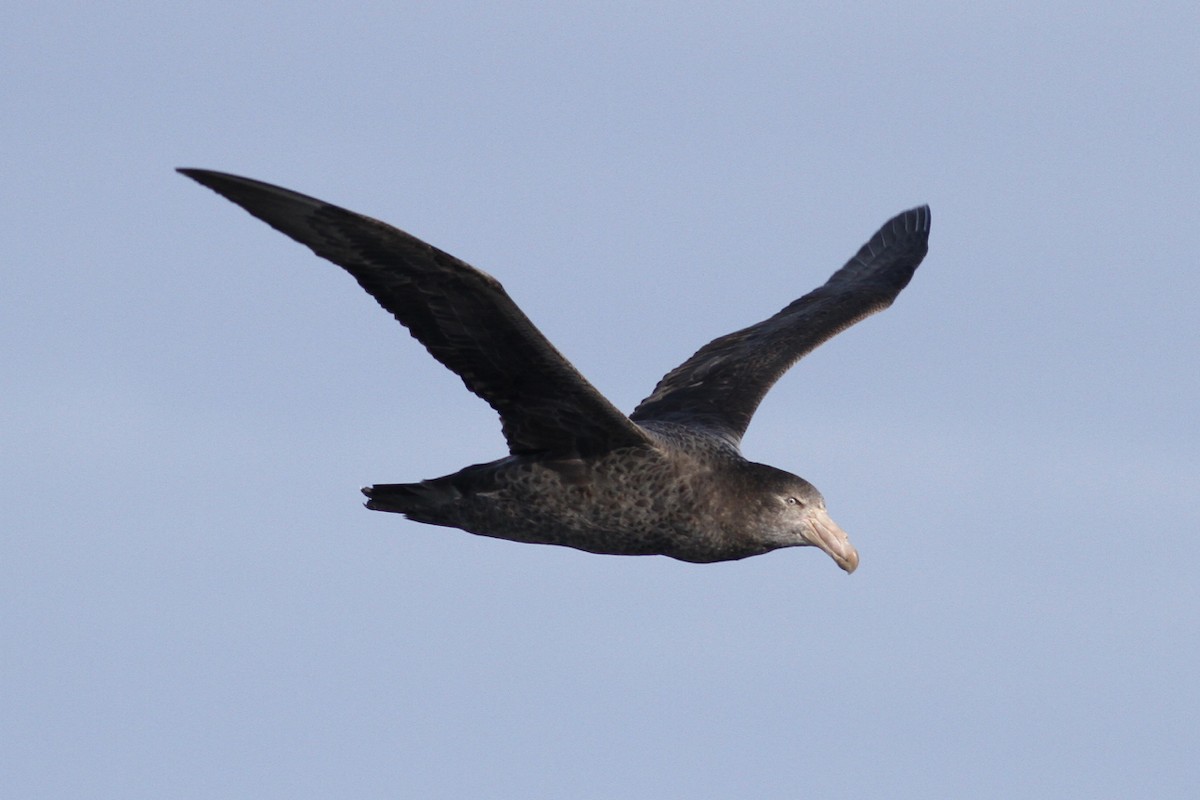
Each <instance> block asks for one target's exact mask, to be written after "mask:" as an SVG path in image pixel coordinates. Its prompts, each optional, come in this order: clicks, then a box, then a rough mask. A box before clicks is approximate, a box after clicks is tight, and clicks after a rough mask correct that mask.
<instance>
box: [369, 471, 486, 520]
mask: <svg viewBox="0 0 1200 800" xmlns="http://www.w3.org/2000/svg"><path fill="white" fill-rule="evenodd" d="M362 493H363V494H365V495H366V496H367V502H366V506H367V508H369V509H371V510H372V511H391V512H393V513H396V514H404V515H405V516H407V517H408V518H409V519H415V520H417V521H419V522H434V523H436V522H437V521H438V520H439V519H440V518H441V516H442V515H441V513H439V512H440V510H441V509H443V508H445V506H447V505H448V504H450V503H453V502H454V501H455V500H457V499H459V498H460V497H462V493H461V492H459V491H458V489H456V488H454V486H452V485H451V484H450V483H449V482H448V481H443V480H432V481H421V482H420V483H377V484H375V485H374V486H364V487H363V490H362Z"/></svg>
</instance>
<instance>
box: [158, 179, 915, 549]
mask: <svg viewBox="0 0 1200 800" xmlns="http://www.w3.org/2000/svg"><path fill="white" fill-rule="evenodd" d="M179 172H181V173H183V174H184V175H186V176H187V177H189V178H191V179H193V180H195V181H197V182H199V183H201V184H203V185H204V186H207V187H208V188H209V189H212V190H213V191H215V192H217V193H218V194H220V195H222V196H223V197H225V198H227V199H228V200H231V201H233V202H234V203H237V204H238V205H240V206H241V207H242V208H244V209H245V210H246V211H248V212H250V213H251V214H253V215H254V216H256V217H258V218H259V219H261V220H262V221H263V222H265V223H267V224H268V225H270V226H271V227H273V228H275V229H276V230H278V231H280V232H282V233H284V234H286V235H288V236H290V237H291V238H293V239H295V240H296V241H297V242H300V243H301V244H303V245H306V246H307V247H309V248H310V249H311V250H312V251H313V252H314V253H316V254H317V255H318V256H321V257H322V258H325V259H327V260H329V261H332V262H333V263H334V264H337V265H338V266H340V267H342V268H343V269H345V270H346V271H347V272H349V273H350V274H351V275H352V276H354V278H355V280H357V281H358V283H359V285H361V286H362V287H363V288H364V289H366V291H367V293H368V294H370V295H371V296H372V297H374V298H375V300H376V301H377V302H378V303H379V304H380V305H381V306H383V307H384V309H386V310H387V311H389V312H391V314H392V315H393V316H394V317H395V318H396V319H397V320H399V322H400V323H401V324H402V325H404V326H405V327H406V328H408V330H409V332H410V333H411V334H412V335H413V337H415V338H416V339H417V341H419V342H420V343H421V344H423V345H424V346H425V347H426V349H428V350H429V352H430V354H431V355H433V357H434V358H436V359H437V360H438V361H440V362H442V364H444V365H445V366H446V367H448V368H449V369H451V370H453V371H454V372H455V373H457V374H458V376H459V377H460V378H462V381H463V383H464V384H466V386H467V388H468V389H470V390H471V391H472V392H474V393H475V394H476V395H478V396H479V397H481V398H483V399H484V400H485V401H487V403H488V404H489V405H490V406H491V407H492V408H494V409H495V410H496V412H497V413H498V414H499V415H500V423H501V427H502V429H503V433H504V438H505V440H506V441H507V443H508V453H509V454H508V455H507V456H505V457H503V458H500V459H498V460H496V461H492V462H489V463H486V464H476V465H473V466H469V467H466V468H464V469H462V470H460V471H458V472H456V473H454V474H452V475H446V476H444V477H441V478H433V479H430V480H424V481H420V482H418V483H384V484H375V485H374V486H368V487H366V488H364V489H363V490H362V491H363V494H365V495H366V496H367V498H368V499H367V503H366V505H367V508H370V509H374V510H376V511H392V512H396V513H399V514H404V515H405V516H406V517H407V518H408V519H411V520H416V521H418V522H425V523H429V524H432V525H443V526H447V527H452V528H461V529H463V530H465V531H469V532H471V533H476V534H481V535H483V536H491V537H495V538H499V539H509V540H512V541H517V542H530V543H535V544H556V545H563V546H566V547H574V548H577V549H579V550H586V551H589V552H592V553H606V554H613V555H665V556H670V557H672V558H677V559H680V560H682V561H691V562H697V563H708V562H714V561H731V560H735V559H740V558H746V557H748V556H755V555H760V554H762V553H766V552H769V551H771V550H776V549H778V548H781V547H804V546H813V547H817V548H819V549H820V550H822V551H824V552H825V553H826V554H828V555H829V556H830V557H831V558H832V559H833V560H834V561H835V562H836V563H837V564H838V566H840V567H841V568H842V569H844V570H845V571H846V572H853V571H854V569H855V567H857V566H858V552H857V551H856V550H855V549H854V546H853V545H852V544H851V543H850V539H849V538H848V537H847V535H846V533H845V532H844V531H843V530H842V529H841V528H840V527H838V525H837V524H836V523H835V522H834V521H833V520H832V519H831V518H830V516H829V514H828V512H827V511H826V510H825V500H824V498H822V497H821V493H820V492H818V491H817V490H816V488H815V487H814V486H813V485H812V484H810V483H809V482H808V481H806V480H804V479H803V478H800V477H798V476H796V475H793V474H791V473H788V472H785V471H783V470H780V469H776V468H775V467H771V466H767V465H765V464H758V463H755V462H753V461H749V460H747V459H745V458H744V457H743V456H742V454H741V450H740V443H741V438H742V435H743V434H744V433H745V432H746V427H747V426H748V425H749V424H750V418H751V416H753V414H754V411H755V409H756V408H758V404H759V402H761V401H762V399H763V396H764V395H765V394H766V393H767V391H768V390H769V389H770V388H771V386H772V385H773V384H774V383H775V381H777V380H778V379H779V377H780V376H781V375H783V373H784V372H786V371H787V370H788V368H790V367H791V366H792V365H793V364H795V363H796V362H797V361H798V360H799V359H800V358H801V357H803V356H804V355H806V354H807V353H809V352H810V351H812V350H813V348H815V347H817V346H818V345H819V344H821V343H822V342H824V341H826V340H827V339H829V338H831V337H832V336H834V335H835V334H837V333H839V332H840V331H842V330H844V329H846V328H847V327H849V326H851V325H853V324H854V323H855V322H858V321H859V320H861V319H863V318H864V317H866V316H868V315H870V314H873V313H875V312H876V311H881V310H882V309H884V308H887V307H888V306H889V305H891V304H892V301H893V300H895V298H896V296H897V295H898V294H899V293H900V291H901V290H902V289H903V288H904V287H905V286H907V285H908V282H909V280H911V279H912V276H913V272H914V271H915V270H916V268H917V266H918V265H919V264H920V263H921V260H922V259H923V258H924V257H925V253H926V250H927V249H928V240H929V223H930V214H929V207H928V206H919V207H917V208H913V209H910V210H909V211H905V212H904V213H902V214H899V215H897V216H895V217H893V218H892V219H890V220H888V222H886V223H885V224H884V225H883V227H882V228H880V229H879V231H878V232H876V234H875V235H874V236H872V237H871V239H870V241H868V242H867V243H866V244H865V245H863V246H862V248H861V249H859V251H858V252H857V253H856V254H855V255H854V257H853V258H851V259H850V261H849V262H847V263H846V265H845V266H844V267H842V268H841V269H839V270H838V271H837V272H835V273H834V274H833V275H832V277H830V278H829V280H828V281H827V282H826V283H825V284H824V285H823V286H821V287H819V288H817V289H814V290H813V291H811V292H809V293H808V294H806V295H804V296H803V297H801V298H800V299H798V300H795V301H793V302H792V303H790V304H789V305H788V306H786V307H785V308H784V309H783V310H782V311H780V312H779V313H778V314H775V315H774V316H772V317H769V318H768V319H765V320H763V321H762V322H759V323H756V324H754V325H751V326H750V327H748V328H743V329H742V330H740V331H735V332H734V333H730V334H728V335H726V336H722V337H720V338H718V339H714V340H713V341H711V342H709V343H708V344H706V345H705V346H704V347H702V348H700V350H698V351H697V352H696V354H695V355H693V356H692V357H691V358H689V359H688V360H687V361H685V362H683V364H681V365H679V366H678V367H676V368H675V369H673V370H671V371H670V372H668V373H667V375H666V377H664V378H663V379H662V380H661V381H659V383H658V385H657V386H656V387H655V388H654V391H653V392H651V393H650V396H649V397H647V398H646V399H645V400H643V401H642V402H641V403H640V404H639V405H638V407H637V408H635V409H634V411H633V413H632V414H630V415H629V416H626V415H625V414H623V413H621V412H620V411H619V410H618V409H617V408H616V407H615V406H613V405H612V404H611V403H610V402H609V401H608V400H607V399H606V398H605V397H604V395H602V394H600V392H598V391H596V389H595V388H594V387H593V386H592V385H591V384H590V383H588V381H587V379H585V378H584V377H583V376H582V375H581V374H580V373H579V372H578V371H577V370H576V369H575V367H573V366H572V365H571V362H569V361H568V360H567V359H566V358H565V357H564V356H563V355H562V354H561V353H559V352H558V350H557V349H555V347H554V345H552V344H551V343H550V341H549V340H548V339H546V337H545V336H543V335H542V333H541V332H540V331H539V330H538V329H537V328H536V327H535V326H534V324H533V323H532V322H531V321H530V320H529V318H528V317H526V316H525V314H524V313H523V312H522V311H521V309H519V308H518V307H517V305H516V303H514V302H513V301H512V299H511V298H509V296H508V294H507V293H506V292H505V291H504V289H503V287H501V285H500V283H499V282H498V281H497V280H496V279H495V278H493V277H491V276H490V275H488V274H487V273H484V272H482V271H480V270H478V269H475V268H474V267H472V266H470V265H469V264H466V263H465V262H463V261H460V260H458V259H457V258H455V257H454V256H452V255H450V254H448V253H445V252H443V251H441V250H439V249H437V248H436V247H433V246H432V245H429V244H426V243H425V242H423V241H421V240H420V239H417V238H415V237H413V236H410V235H409V234H407V233H405V232H404V231H401V230H399V229H397V228H393V227H392V226H390V225H387V224H385V223H383V222H380V221H378V220H375V219H371V218H370V217H366V216H363V215H361V214H356V213H354V212H353V211H347V210H346V209H344V208H339V207H337V206H335V205H330V204H329V203H326V202H324V201H322V200H317V199H315V198H312V197H308V196H305V195H302V194H299V193H297V192H293V191H290V190H288V189H283V188H280V187H278V186H272V185H271V184H268V183H263V182H261V181H256V180H251V179H249V178H241V177H238V176H236V175H229V174H226V173H221V172H212V171H209V170H201V169H180V170H179Z"/></svg>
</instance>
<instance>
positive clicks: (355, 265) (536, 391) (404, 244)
mask: <svg viewBox="0 0 1200 800" xmlns="http://www.w3.org/2000/svg"><path fill="white" fill-rule="evenodd" d="M179 172H181V173H183V174H184V175H186V176H188V177H189V178H192V179H193V180H196V181H198V182H199V183H201V184H203V185H204V186H207V187H208V188H209V189H212V190H213V191H215V192H217V193H218V194H220V195H222V196H224V197H225V198H227V199H229V200H231V201H233V202H234V203H237V204H238V205H240V206H241V207H242V208H244V209H246V210H247V211H249V212H250V213H251V214H253V215H254V216H256V217H258V218H259V219H261V220H262V221H263V222H266V223H267V224H268V225H270V226H271V227H273V228H275V229H277V230H279V231H281V232H282V233H285V234H287V235H288V236H290V237H291V238H293V239H295V240H296V241H298V242H300V243H301V244H304V245H307V246H308V247H309V248H311V249H312V251H313V252H314V253H316V254H317V255H319V256H321V257H322V258H326V259H328V260H330V261H332V262H333V263H335V264H337V265H339V266H341V267H343V268H344V269H345V270H346V271H347V272H349V273H350V274H351V275H353V276H354V277H355V279H356V280H357V281H358V282H359V284H360V285H361V286H362V287H363V288H364V289H366V290H367V292H368V293H370V295H371V296H372V297H374V298H375V299H376V300H377V301H378V302H379V304H380V305H381V306H383V307H384V308H385V309H387V310H388V311H390V312H391V313H392V314H393V315H394V316H395V317H396V319H397V320H399V321H400V322H401V323H402V324H404V326H405V327H407V328H408V329H409V331H410V332H411V333H412V335H413V336H414V337H416V339H417V340H418V341H420V342H421V344H423V345H425V347H426V348H427V349H428V350H429V352H430V353H431V354H433V356H434V357H435V358H436V359H437V360H438V361H440V362H442V364H444V365H445V366H447V367H449V368H450V369H451V370H453V371H454V372H456V373H457V374H458V375H459V376H460V377H461V378H462V380H463V383H465V384H466V386H467V388H468V389H470V390H471V391H472V392H474V393H475V394H477V395H479V396H480V397H482V398H483V399H484V400H486V401H487V402H488V403H489V404H490V405H491V406H492V408H494V409H495V410H496V411H497V412H498V413H499V415H500V419H501V423H502V424H503V428H504V437H505V439H506V440H507V441H508V447H509V451H510V452H511V453H513V454H533V453H548V454H559V455H581V456H588V455H591V454H595V453H603V452H607V451H609V450H613V449H616V448H619V447H624V446H631V445H632V446H638V445H645V444H646V443H647V437H646V434H645V433H643V432H642V430H641V429H640V428H638V426H636V425H634V424H633V423H632V422H630V421H629V419H628V418H627V417H626V416H625V415H624V414H622V413H621V412H620V411H618V410H617V409H616V408H615V407H614V406H613V405H612V404H611V403H610V402H609V401H608V400H607V399H605V398H604V396H603V395H601V394H600V393H599V392H598V391H596V389H595V388H593V387H592V385H591V384H590V383H588V382H587V380H586V379H585V378H584V377H583V376H582V375H580V374H579V372H578V371H577V370H576V369H575V368H574V367H573V366H572V365H571V363H570V362H569V361H567V359H566V358H564V357H563V355H562V354H561V353H559V352H558V350H557V349H555V347H554V346H553V345H552V344H550V342H549V340H548V339H546V337H545V336H543V335H542V333H541V332H540V331H539V330H538V329H537V328H536V327H535V326H534V324H533V323H532V322H530V321H529V318H528V317H526V316H525V314H524V313H523V312H522V311H521V310H520V309H519V308H518V307H517V305H516V304H515V303H514V302H513V301H512V299H510V298H509V296H508V294H507V293H506V292H505V291H504V289H503V287H501V286H500V283H499V282H498V281H497V280H496V279H495V278H493V277H491V276H490V275H487V274H485V273H483V272H481V271H479V270H477V269H475V268H474V267H471V266H470V265H469V264H466V263H465V262H463V261H460V260H458V259H457V258H455V257H454V256H452V255H450V254H448V253H445V252H442V251H441V250H438V249H437V248H436V247H433V246H432V245H429V244H426V243H425V242H422V241H421V240H419V239H417V238H415V237H413V236H410V235H409V234H407V233H405V232H404V231H401V230H398V229H396V228H393V227H392V226H390V225H386V224H384V223H382V222H380V221H378V220H375V219H371V218H370V217H365V216H363V215H361V214H356V213H354V212H352V211H347V210H346V209H343V208H339V207H337V206H334V205H330V204H328V203H325V202H323V201H321V200H317V199H315V198H312V197H308V196H305V195H302V194H299V193H297V192H293V191H290V190H288V189H282V188H280V187H278V186H272V185H271V184H268V183H262V182H261V181H255V180H250V179H248V178H241V177H238V176H236V175H228V174H225V173H220V172H211V171H208V170H198V169H180V170H179Z"/></svg>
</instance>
